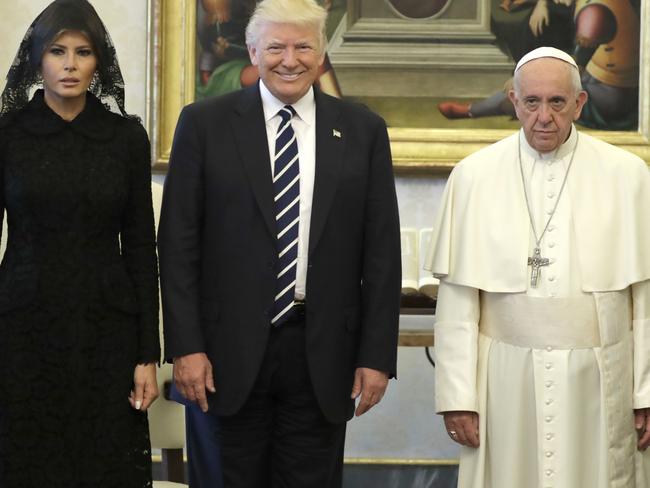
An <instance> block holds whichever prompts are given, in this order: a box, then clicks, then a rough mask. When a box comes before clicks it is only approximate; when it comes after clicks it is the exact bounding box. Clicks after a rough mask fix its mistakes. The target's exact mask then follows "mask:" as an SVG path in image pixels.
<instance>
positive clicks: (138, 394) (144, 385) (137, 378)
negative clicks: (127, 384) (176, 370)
mask: <svg viewBox="0 0 650 488" xmlns="http://www.w3.org/2000/svg"><path fill="white" fill-rule="evenodd" d="M133 385H134V387H133V390H131V394H130V395H129V403H130V404H131V406H132V407H133V408H134V409H136V410H142V411H143V412H144V411H146V410H147V409H148V408H149V407H150V406H151V404H152V403H153V402H154V400H155V399H156V398H158V382H157V381H156V364H155V363H147V364H138V365H137V366H136V367H135V370H134V371H133Z"/></svg>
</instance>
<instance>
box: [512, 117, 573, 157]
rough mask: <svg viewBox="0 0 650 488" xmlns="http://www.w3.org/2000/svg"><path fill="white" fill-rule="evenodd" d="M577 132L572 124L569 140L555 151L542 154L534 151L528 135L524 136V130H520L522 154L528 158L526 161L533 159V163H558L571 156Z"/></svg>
mask: <svg viewBox="0 0 650 488" xmlns="http://www.w3.org/2000/svg"><path fill="white" fill-rule="evenodd" d="M577 137H578V135H577V131H576V128H575V126H574V125H573V124H571V133H570V134H569V138H568V139H567V140H566V141H564V143H563V144H562V145H561V146H560V147H558V148H557V149H556V150H555V151H551V152H549V153H540V152H539V151H538V150H537V149H534V148H533V147H532V146H531V145H530V144H528V141H527V140H526V134H524V129H520V130H519V141H520V143H521V152H522V156H527V158H526V159H528V158H532V160H533V161H537V160H541V161H548V162H550V161H558V160H561V159H564V158H566V157H567V156H570V155H571V153H572V152H573V148H574V147H575V145H576V139H577Z"/></svg>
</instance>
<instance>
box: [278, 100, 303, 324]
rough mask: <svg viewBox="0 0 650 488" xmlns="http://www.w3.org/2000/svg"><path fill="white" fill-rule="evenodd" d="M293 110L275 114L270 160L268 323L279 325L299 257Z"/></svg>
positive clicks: (287, 107) (287, 309) (289, 304)
mask: <svg viewBox="0 0 650 488" xmlns="http://www.w3.org/2000/svg"><path fill="white" fill-rule="evenodd" d="M295 113H296V111H295V110H294V109H293V107H292V106H291V105H285V106H284V108H283V109H282V110H280V111H279V112H278V115H280V117H282V122H280V127H278V133H277V136H276V138H275V159H274V161H273V190H274V194H275V221H276V225H277V232H278V234H277V236H278V263H277V267H276V270H277V280H276V288H275V289H276V295H275V303H274V306H273V318H272V319H271V324H273V325H274V326H277V325H280V324H281V323H282V322H283V321H284V319H286V317H287V315H288V314H289V312H291V307H292V306H293V299H294V294H295V288H296V263H297V261H298V225H299V222H298V218H299V216H300V172H299V166H298V141H297V140H296V134H295V133H294V131H293V127H291V118H292V117H293V116H294V115H295Z"/></svg>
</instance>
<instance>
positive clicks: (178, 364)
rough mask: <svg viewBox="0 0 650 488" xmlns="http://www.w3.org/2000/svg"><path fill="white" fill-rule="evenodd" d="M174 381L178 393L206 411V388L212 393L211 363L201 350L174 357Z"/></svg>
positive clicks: (213, 389) (213, 390)
mask: <svg viewBox="0 0 650 488" xmlns="http://www.w3.org/2000/svg"><path fill="white" fill-rule="evenodd" d="M174 383H175V384H176V388H177V389H178V391H179V393H180V394H181V395H183V396H184V397H185V398H187V399H188V400H189V401H191V402H196V403H198V404H199V407H201V410H202V411H203V412H207V411H208V399H207V393H206V389H207V390H208V391H209V392H211V393H214V392H215V391H216V390H215V388H214V378H213V377H212V364H210V360H209V359H208V356H206V354H205V353H203V352H196V353H193V354H187V355H186V356H179V357H177V358H174Z"/></svg>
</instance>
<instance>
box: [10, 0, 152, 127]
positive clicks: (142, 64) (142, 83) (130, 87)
mask: <svg viewBox="0 0 650 488" xmlns="http://www.w3.org/2000/svg"><path fill="white" fill-rule="evenodd" d="M49 3H50V0H20V1H19V2H15V1H10V0H2V1H0V46H2V49H0V78H1V80H2V81H1V82H0V86H1V87H3V88H4V85H5V78H6V75H7V71H8V70H9V66H10V65H11V62H12V61H13V58H14V56H15V54H16V51H17V50H18V46H19V44H20V41H21V40H22V38H23V36H24V35H25V32H26V31H27V27H28V26H29V25H30V23H31V22H32V21H33V20H34V18H35V17H36V16H37V15H38V14H39V13H40V12H41V11H42V10H43V9H44V8H45V7H46V6H47V5H48V4H49ZM91 3H92V4H93V5H94V7H95V9H96V10H97V13H98V14H99V16H100V17H101V18H102V20H103V21H104V23H105V24H106V28H107V29H108V32H109V33H110V35H111V37H112V38H113V42H114V43H115V46H116V48H117V55H118V58H119V60H120V66H121V67H122V73H123V75H124V80H125V82H126V109H127V111H128V112H130V113H133V114H137V115H139V116H140V117H141V118H142V120H146V117H145V110H146V104H145V100H146V86H147V12H148V5H147V4H148V2H147V0H91Z"/></svg>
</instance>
